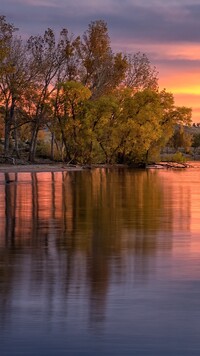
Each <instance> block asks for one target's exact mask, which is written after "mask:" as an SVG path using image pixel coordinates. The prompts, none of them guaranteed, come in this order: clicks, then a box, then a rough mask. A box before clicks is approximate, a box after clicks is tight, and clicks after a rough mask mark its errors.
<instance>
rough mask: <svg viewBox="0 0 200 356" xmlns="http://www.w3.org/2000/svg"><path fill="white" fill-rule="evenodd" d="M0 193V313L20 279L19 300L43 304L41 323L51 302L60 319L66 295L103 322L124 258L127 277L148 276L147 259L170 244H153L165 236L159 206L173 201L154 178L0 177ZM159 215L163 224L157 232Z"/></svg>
mask: <svg viewBox="0 0 200 356" xmlns="http://www.w3.org/2000/svg"><path fill="white" fill-rule="evenodd" d="M12 180H13V182H11V181H12ZM2 187H4V191H3V192H2V193H3V194H4V196H5V206H4V210H5V217H4V218H5V222H6V223H5V225H3V226H5V229H4V231H3V230H1V246H2V239H3V236H4V238H5V244H4V246H3V247H2V249H1V255H0V263H1V280H2V283H3V285H4V286H5V288H3V289H2V290H1V292H0V298H1V299H0V301H1V305H0V309H1V310H3V308H5V305H4V301H5V299H6V300H9V295H10V296H12V295H14V288H15V287H16V285H17V283H19V281H20V279H21V281H20V283H21V287H22V288H24V289H25V291H26V294H27V295H32V294H34V293H35V295H37V297H38V298H40V295H42V296H43V298H45V300H46V303H45V306H44V308H46V309H45V310H46V312H47V313H48V315H49V317H51V312H52V311H53V309H54V302H55V299H56V297H57V296H58V294H59V295H60V297H59V299H60V310H62V313H64V312H67V303H68V300H70V297H71V296H72V295H73V296H75V297H76V298H79V297H80V296H82V295H84V296H85V297H86V295H87V300H88V301H89V307H90V313H91V319H92V320H93V321H94V322H96V321H97V320H101V318H102V317H103V314H104V309H105V305H106V296H107V291H108V287H109V283H110V281H111V280H112V278H113V271H116V273H115V279H116V278H117V280H118V281H121V283H122V284H123V281H124V280H125V279H126V278H129V277H130V275H129V274H127V269H126V265H127V263H129V262H127V261H130V256H131V261H133V263H134V264H135V268H134V269H133V270H132V272H133V273H135V274H136V275H137V274H141V273H142V274H145V275H148V273H149V263H153V260H154V259H152V258H151V257H152V255H154V254H155V253H156V251H157V250H158V248H159V249H160V248H162V246H164V249H169V250H170V249H171V247H172V241H171V239H170V238H168V239H167V240H166V242H165V244H164V245H162V244H160V232H162V234H166V235H167V234H168V233H169V232H170V231H171V230H172V224H173V219H174V215H173V214H174V212H173V209H172V208H171V209H169V206H170V205H169V204H167V206H166V205H165V202H166V199H167V201H169V200H170V199H171V200H173V196H172V194H173V192H170V191H169V192H168V195H167V198H166V196H165V192H164V190H163V186H162V182H161V181H160V180H159V176H158V175H157V173H153V172H147V171H131V170H130V171H129V170H125V169H117V170H116V169H115V170H110V169H96V170H91V171H89V170H88V171H80V172H75V171H74V172H73V171H71V172H65V173H32V174H26V176H25V175H23V174H15V175H14V177H13V175H12V176H9V174H5V185H4V186H1V189H2ZM170 194H171V195H170ZM172 206H173V205H172V204H171V207H172ZM189 208H190V205H189V204H188V205H187V209H189ZM166 209H167V210H166ZM166 215H167V219H168V223H167V224H163V220H164V218H165V216H166ZM131 263H132V262H131ZM8 266H9V268H8ZM7 271H9V273H7ZM24 271H26V273H25V272H24ZM136 277H137V276H136ZM23 279H24V280H23ZM27 280H28V281H27ZM86 287H87V292H86ZM85 293H86V294H85Z"/></svg>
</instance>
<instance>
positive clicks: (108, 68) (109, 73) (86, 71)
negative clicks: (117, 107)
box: [80, 20, 128, 98]
mask: <svg viewBox="0 0 200 356" xmlns="http://www.w3.org/2000/svg"><path fill="white" fill-rule="evenodd" d="M80 57H81V59H82V73H81V81H82V83H83V84H84V85H85V86H87V87H89V89H90V90H91V92H92V96H93V98H97V97H99V96H100V95H102V94H105V93H106V92H109V91H111V90H113V88H115V87H116V86H117V85H119V84H120V83H121V81H122V79H124V77H125V72H126V69H127V67H128V64H127V60H126V56H124V55H123V54H122V53H117V54H115V55H114V54H113V52H112V50H111V47H110V38H109V35H108V29H107V24H106V23H105V22H104V21H102V20H98V21H93V22H91V23H90V24H89V26H88V29H87V30H86V31H85V33H84V34H83V38H82V41H81V46H80Z"/></svg>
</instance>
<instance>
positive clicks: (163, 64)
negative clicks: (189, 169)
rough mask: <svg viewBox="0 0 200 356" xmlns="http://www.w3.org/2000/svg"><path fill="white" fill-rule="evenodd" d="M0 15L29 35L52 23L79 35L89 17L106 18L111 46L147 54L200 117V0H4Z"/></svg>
mask: <svg viewBox="0 0 200 356" xmlns="http://www.w3.org/2000/svg"><path fill="white" fill-rule="evenodd" d="M0 15H5V16H6V19H7V21H8V22H10V23H13V24H14V25H15V26H16V27H18V28H19V33H20V34H21V35H22V36H25V37H28V36H30V35H37V34H42V33H43V32H44V31H45V30H46V29H47V28H48V27H50V28H52V29H53V30H55V31H59V30H61V29H62V28H67V29H68V30H69V32H70V33H73V34H74V35H81V34H83V32H84V31H85V30H86V29H87V27H88V24H89V23H90V22H91V21H95V20H99V19H101V20H104V21H106V22H107V24H108V31H109V35H110V38H111V47H112V49H113V51H114V52H115V51H122V52H125V53H136V52H138V51H140V52H142V53H145V54H146V55H147V57H148V58H149V59H150V61H151V63H152V65H154V66H156V69H157V71H158V72H159V86H160V89H163V88H166V90H167V91H168V92H171V93H173V94H174V98H175V103H176V105H180V106H181V105H184V106H188V107H192V109H193V116H192V119H193V122H200V20H199V19H200V0H1V1H0Z"/></svg>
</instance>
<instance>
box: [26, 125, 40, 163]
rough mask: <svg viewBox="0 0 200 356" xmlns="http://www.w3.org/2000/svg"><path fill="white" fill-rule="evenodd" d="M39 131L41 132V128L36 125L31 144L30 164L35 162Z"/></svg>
mask: <svg viewBox="0 0 200 356" xmlns="http://www.w3.org/2000/svg"><path fill="white" fill-rule="evenodd" d="M38 131H39V127H38V125H37V124H35V125H34V127H33V131H32V137H31V143H30V149H29V158H28V159H29V161H30V162H34V161H35V151H36V145H37V136H38Z"/></svg>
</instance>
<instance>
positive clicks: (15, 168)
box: [0, 161, 200, 173]
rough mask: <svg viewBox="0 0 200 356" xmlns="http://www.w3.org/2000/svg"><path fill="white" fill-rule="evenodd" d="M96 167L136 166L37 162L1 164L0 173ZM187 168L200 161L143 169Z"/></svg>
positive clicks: (199, 166)
mask: <svg viewBox="0 0 200 356" xmlns="http://www.w3.org/2000/svg"><path fill="white" fill-rule="evenodd" d="M95 168H110V169H117V168H129V169H131V168H133V169H134V168H135V169H141V168H137V167H130V166H127V165H120V164H114V165H111V164H110V165H108V164H99V165H98V164H96V165H95V164H94V165H91V166H90V165H67V164H65V163H35V164H17V165H12V164H0V173H9V172H10V173H12V172H13V173H15V172H16V173H26V172H67V171H82V170H91V169H95ZM170 168H171V169H186V168H200V161H188V162H185V163H175V162H158V163H155V164H149V165H147V167H146V168H143V169H170Z"/></svg>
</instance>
